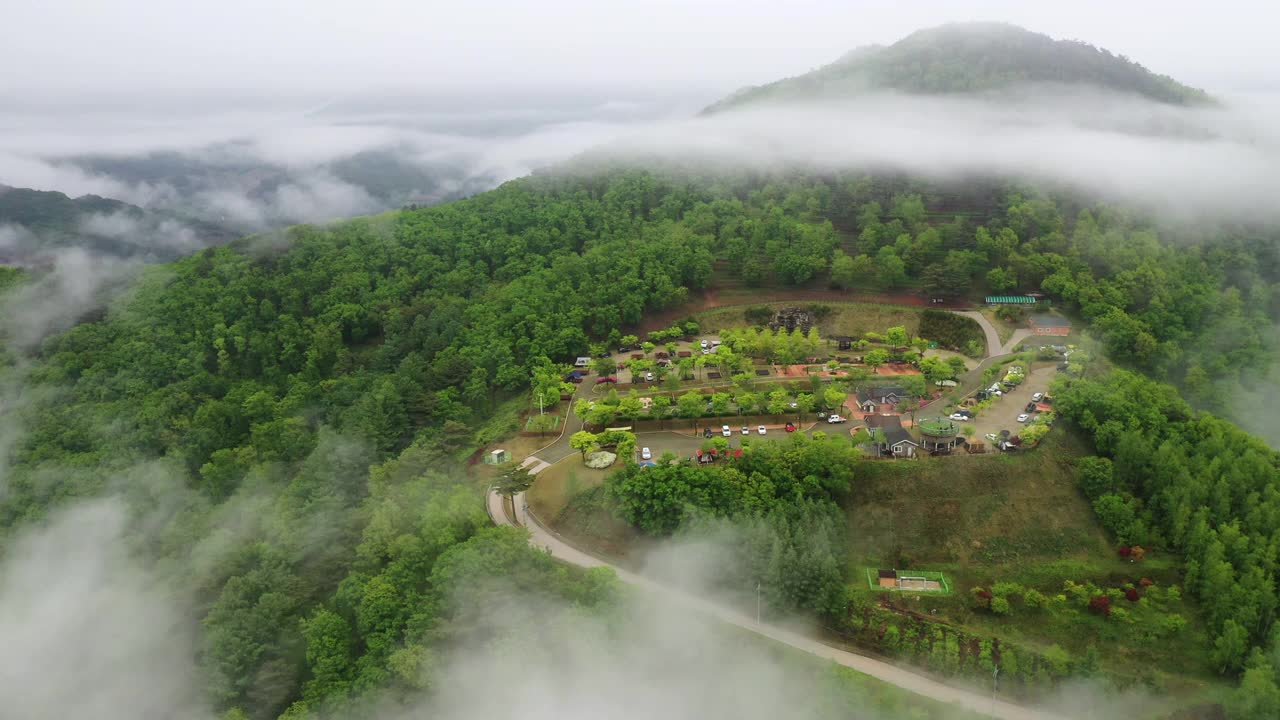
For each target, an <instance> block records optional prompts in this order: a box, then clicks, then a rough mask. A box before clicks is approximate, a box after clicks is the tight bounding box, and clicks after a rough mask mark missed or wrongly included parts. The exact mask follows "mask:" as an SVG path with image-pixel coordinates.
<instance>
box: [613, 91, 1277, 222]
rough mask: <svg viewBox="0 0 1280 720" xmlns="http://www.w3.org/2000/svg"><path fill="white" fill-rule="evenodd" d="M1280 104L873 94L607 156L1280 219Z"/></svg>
mask: <svg viewBox="0 0 1280 720" xmlns="http://www.w3.org/2000/svg"><path fill="white" fill-rule="evenodd" d="M1277 120H1280V106H1278V105H1276V104H1274V103H1273V102H1269V101H1267V100H1264V99H1258V98H1254V99H1251V100H1240V101H1236V102H1230V103H1227V104H1225V105H1223V106H1221V107H1210V108H1182V107H1174V106H1170V105H1163V104H1159V103H1152V102H1145V101H1141V100H1136V99H1132V98H1126V97H1119V96H1114V95H1106V94H1099V93H1093V92H1085V91H1081V90H1078V89H1074V90H1063V89H1059V88H1032V89H1025V90H1023V91H1019V92H1008V93H1002V94H999V95H994V96H988V97H975V96H949V97H934V96H930V97H926V96H903V95H868V96H866V97H863V98H859V99H857V100H856V101H849V102H846V103H830V104H814V105H798V104H791V105H778V106H760V107H751V108H744V109H740V110H735V111H731V112H725V113H722V114H717V115H713V116H710V117H699V118H694V119H689V120H684V121H680V122H673V123H667V124H663V125H658V126H654V127H651V128H648V129H646V130H645V131H643V132H637V133H634V134H632V135H630V136H628V137H625V138H621V139H620V140H619V141H618V142H617V143H615V144H614V145H613V146H611V147H608V148H604V149H601V150H599V151H594V152H592V153H590V154H589V155H590V156H592V157H594V158H607V159H613V160H619V159H620V160H623V161H629V162H646V161H652V160H667V161H676V162H680V163H683V164H685V165H687V166H691V167H696V168H706V169H715V168H724V169H727V170H732V169H736V168H741V169H749V170H756V171H769V170H775V169H784V168H794V169H808V170H814V171H819V172H834V171H848V170H866V171H876V170H887V171H898V172H906V173H910V174H913V175H918V176H920V177H926V178H935V179H943V180H946V179H962V178H965V177H969V176H974V175H983V176H1004V177H1010V178H1018V179H1026V180H1032V181H1041V182H1045V183H1050V184H1053V185H1055V186H1059V187H1064V188H1067V189H1073V190H1077V191H1080V192H1082V193H1084V194H1086V195H1088V196H1093V197H1096V198H1098V199H1100V200H1106V201H1118V202H1124V203H1130V204H1133V205H1136V206H1138V207H1139V208H1141V209H1145V210H1149V211H1153V212H1160V213H1172V214H1173V215H1175V216H1176V219H1179V220H1193V219H1195V220H1198V219H1212V220H1246V221H1261V222H1276V221H1280V208H1278V207H1277V205H1276V204H1275V202H1274V198H1275V196H1276V195H1277V193H1280V131H1277V130H1276V128H1277V127H1280V123H1277V122H1276V121H1277Z"/></svg>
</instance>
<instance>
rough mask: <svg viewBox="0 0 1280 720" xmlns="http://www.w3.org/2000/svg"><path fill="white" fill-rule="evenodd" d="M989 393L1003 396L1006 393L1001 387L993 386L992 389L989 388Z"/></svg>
mask: <svg viewBox="0 0 1280 720" xmlns="http://www.w3.org/2000/svg"><path fill="white" fill-rule="evenodd" d="M987 393H988V394H989V395H995V396H996V397H1001V396H1002V395H1004V392H1003V391H1001V390H1000V388H993V389H991V390H988V391H987Z"/></svg>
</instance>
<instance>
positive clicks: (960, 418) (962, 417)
mask: <svg viewBox="0 0 1280 720" xmlns="http://www.w3.org/2000/svg"><path fill="white" fill-rule="evenodd" d="M951 419H952V420H955V421H956V422H964V421H965V420H968V419H969V417H968V416H967V415H961V414H960V413H951Z"/></svg>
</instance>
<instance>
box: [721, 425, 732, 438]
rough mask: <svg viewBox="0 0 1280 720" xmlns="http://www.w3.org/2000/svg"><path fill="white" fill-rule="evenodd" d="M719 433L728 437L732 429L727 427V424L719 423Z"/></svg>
mask: <svg viewBox="0 0 1280 720" xmlns="http://www.w3.org/2000/svg"><path fill="white" fill-rule="evenodd" d="M720 434H721V435H723V436H725V437H729V436H730V435H732V434H733V431H732V430H730V429H729V426H728V425H721V426H720Z"/></svg>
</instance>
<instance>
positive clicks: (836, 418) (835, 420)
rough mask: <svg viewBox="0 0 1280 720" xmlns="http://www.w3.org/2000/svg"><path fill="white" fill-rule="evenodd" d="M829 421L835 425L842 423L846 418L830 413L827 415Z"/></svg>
mask: <svg viewBox="0 0 1280 720" xmlns="http://www.w3.org/2000/svg"><path fill="white" fill-rule="evenodd" d="M827 422H829V423H831V424H833V425H834V424H836V423H842V422H844V418H842V417H840V416H839V415H828V416H827Z"/></svg>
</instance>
